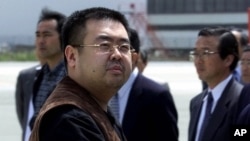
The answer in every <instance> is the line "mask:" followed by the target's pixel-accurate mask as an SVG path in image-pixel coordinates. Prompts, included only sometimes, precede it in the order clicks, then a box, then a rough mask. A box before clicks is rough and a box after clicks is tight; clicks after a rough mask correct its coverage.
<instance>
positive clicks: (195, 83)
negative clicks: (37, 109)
mask: <svg viewBox="0 0 250 141" xmlns="http://www.w3.org/2000/svg"><path fill="white" fill-rule="evenodd" d="M36 64H38V62H0V141H21V128H20V125H19V123H18V120H17V116H16V109H15V97H14V95H15V94H14V93H15V85H16V79H17V75H18V73H19V71H20V70H22V69H25V68H28V67H31V66H34V65H36ZM143 73H144V75H146V76H148V77H149V78H152V79H154V80H155V81H157V82H159V83H164V82H168V84H169V87H170V90H171V93H172V95H173V98H174V101H175V104H176V108H177V111H178V127H179V141H187V133H188V123H189V102H190V100H191V98H192V97H194V96H195V95H197V94H198V93H200V92H201V89H202V87H201V81H200V80H199V79H198V76H197V74H196V71H195V68H194V65H193V63H192V62H189V61H177V62H175V61H162V62H149V64H148V66H147V68H146V69H145V71H144V72H143ZM166 134H167V133H166Z"/></svg>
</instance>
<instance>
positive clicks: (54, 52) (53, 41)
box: [36, 20, 61, 59]
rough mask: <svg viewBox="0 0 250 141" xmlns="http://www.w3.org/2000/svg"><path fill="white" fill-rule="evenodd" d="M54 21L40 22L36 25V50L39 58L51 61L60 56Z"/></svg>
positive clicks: (57, 34)
mask: <svg viewBox="0 0 250 141" xmlns="http://www.w3.org/2000/svg"><path fill="white" fill-rule="evenodd" d="M56 28H57V22H56V20H45V21H41V22H40V23H38V25H37V31H36V49H37V53H38V55H39V57H41V58H45V59H51V58H54V57H55V56H58V55H60V54H61V49H60V40H59V33H58V32H57V30H56Z"/></svg>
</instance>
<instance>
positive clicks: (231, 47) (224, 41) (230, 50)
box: [198, 27, 239, 71]
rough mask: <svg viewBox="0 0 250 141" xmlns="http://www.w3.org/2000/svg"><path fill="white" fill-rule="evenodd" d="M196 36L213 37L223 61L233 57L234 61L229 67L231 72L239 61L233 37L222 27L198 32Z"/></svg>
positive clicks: (236, 45)
mask: <svg viewBox="0 0 250 141" xmlns="http://www.w3.org/2000/svg"><path fill="white" fill-rule="evenodd" d="M198 36H215V37H218V39H219V45H218V52H219V55H220V57H221V59H225V58H226V57H227V56H228V55H233V56H234V60H233V63H232V64H231V65H230V70H231V71H233V70H234V69H235V68H236V65H237V63H238V60H239V51H238V43H237V40H236V38H235V36H234V35H233V34H232V33H231V32H230V30H229V29H226V28H223V27H209V28H204V29H202V30H200V32H199V33H198Z"/></svg>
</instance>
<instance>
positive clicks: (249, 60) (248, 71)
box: [241, 51, 250, 83]
mask: <svg viewBox="0 0 250 141" xmlns="http://www.w3.org/2000/svg"><path fill="white" fill-rule="evenodd" d="M241 73H242V80H243V82H244V83H250V51H247V52H243V54H242V57H241Z"/></svg>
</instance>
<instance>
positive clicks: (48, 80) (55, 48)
mask: <svg viewBox="0 0 250 141" xmlns="http://www.w3.org/2000/svg"><path fill="white" fill-rule="evenodd" d="M65 19H66V16H65V15H64V14H62V13H59V12H57V11H52V10H49V9H47V8H44V9H42V11H41V15H40V17H39V20H38V23H37V27H36V32H35V35H36V39H35V46H36V50H38V55H39V56H40V57H41V58H43V60H44V61H45V62H46V63H45V64H44V65H43V66H42V68H41V70H40V71H39V73H38V74H37V76H36V77H35V82H34V86H33V94H32V97H31V100H32V102H31V104H30V106H33V107H31V108H33V109H34V112H32V113H28V114H29V115H28V117H31V119H30V120H29V126H30V129H31V130H32V128H33V124H34V121H35V119H36V116H37V114H38V112H39V111H40V108H41V107H42V105H43V104H44V102H45V101H46V99H47V98H48V96H49V95H50V93H51V92H52V91H53V90H54V88H55V86H56V84H57V83H58V82H59V81H60V80H61V79H62V78H63V77H64V76H65V74H66V72H65V66H64V64H63V52H62V51H61V41H62V40H61V28H62V25H63V23H64V21H65ZM27 133H28V132H27ZM26 136H27V138H28V137H29V134H27V135H26Z"/></svg>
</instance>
